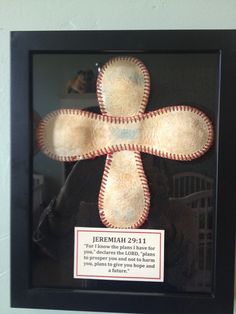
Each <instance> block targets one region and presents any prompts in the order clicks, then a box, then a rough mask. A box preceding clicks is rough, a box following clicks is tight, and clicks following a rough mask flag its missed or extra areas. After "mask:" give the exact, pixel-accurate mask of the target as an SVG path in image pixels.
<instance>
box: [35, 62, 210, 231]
mask: <svg viewBox="0 0 236 314" xmlns="http://www.w3.org/2000/svg"><path fill="white" fill-rule="evenodd" d="M149 92H150V77H149V73H148V70H147V69H146V67H145V65H144V64H143V63H142V62H141V61H139V60H138V59H136V58H129V57H120V58H114V59H111V60H110V61H108V62H107V63H106V64H105V65H104V67H103V68H102V70H101V72H100V73H99V76H98V79H97V98H98V102H99V106H100V109H101V113H102V114H101V115H100V114H95V113H90V112H87V111H82V110H78V109H61V110H58V111H55V112H52V113H50V114H49V115H48V116H46V117H45V119H43V120H42V122H41V124H40V126H39V129H38V142H39V145H40V147H41V149H42V150H43V151H44V153H45V154H46V155H48V156H49V157H51V158H54V159H56V160H61V161H77V160H81V159H91V158H94V157H97V156H101V155H107V160H106V164H105V169H104V173H103V178H102V182H101V188H100V193H99V200H98V206H99V214H100V218H101V221H102V222H103V224H104V225H106V226H107V227H116V228H138V227H140V226H141V225H142V224H143V223H144V222H145V220H146V219H147V217H148V212H149V203H150V194H149V188H148V183H147V179H146V176H145V173H144V170H143V166H142V160H141V156H140V152H145V153H149V154H153V155H156V156H159V157H164V158H169V159H174V160H192V159H195V158H198V157H200V156H201V155H203V154H204V153H205V152H206V151H207V150H208V149H209V147H210V145H211V143H212V140H213V127H212V124H211V121H210V120H209V119H208V117H207V116H206V115H205V114H204V113H203V112H201V111H199V110H198V109H196V108H193V107H190V106H184V105H183V106H171V107H165V108H163V109H159V110H156V111H153V112H149V113H144V110H145V107H146V104H147V102H148V97H149Z"/></svg>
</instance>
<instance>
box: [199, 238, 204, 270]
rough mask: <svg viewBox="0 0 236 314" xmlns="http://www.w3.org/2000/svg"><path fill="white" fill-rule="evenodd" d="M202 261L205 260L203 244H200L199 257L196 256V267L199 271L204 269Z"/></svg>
mask: <svg viewBox="0 0 236 314" xmlns="http://www.w3.org/2000/svg"><path fill="white" fill-rule="evenodd" d="M204 260H205V256H204V243H200V245H199V256H198V265H199V269H200V270H203V269H204Z"/></svg>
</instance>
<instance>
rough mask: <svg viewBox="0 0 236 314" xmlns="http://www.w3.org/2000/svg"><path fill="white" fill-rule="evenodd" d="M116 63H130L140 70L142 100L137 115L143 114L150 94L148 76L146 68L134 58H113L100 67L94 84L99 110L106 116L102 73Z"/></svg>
mask: <svg viewBox="0 0 236 314" xmlns="http://www.w3.org/2000/svg"><path fill="white" fill-rule="evenodd" d="M117 61H128V62H132V63H134V64H135V65H137V66H138V67H139V69H140V70H141V72H142V74H143V77H144V92H143V98H142V100H141V104H140V109H139V111H138V113H143V112H144V110H145V108H146V105H147V103H148V98H149V94H150V75H149V72H148V70H147V68H146V66H145V65H144V63H143V62H142V61H140V60H139V59H137V58H134V57H114V58H112V59H110V60H109V61H108V62H107V63H105V64H104V66H103V67H102V69H101V71H100V72H99V74H98V77H97V82H96V92H97V100H98V104H99V107H100V110H101V112H102V114H104V115H107V114H108V113H107V110H106V106H105V103H104V100H103V93H102V79H103V76H104V73H105V72H106V69H107V68H108V67H109V66H110V65H111V64H113V63H115V62H117Z"/></svg>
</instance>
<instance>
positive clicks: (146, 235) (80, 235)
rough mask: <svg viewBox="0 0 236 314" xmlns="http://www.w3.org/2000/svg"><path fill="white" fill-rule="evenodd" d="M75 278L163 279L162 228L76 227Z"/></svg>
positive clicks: (160, 280)
mask: <svg viewBox="0 0 236 314" xmlns="http://www.w3.org/2000/svg"><path fill="white" fill-rule="evenodd" d="M74 278H78V279H80V278H86V279H103V280H106V279H107V280H131V281H159V282H162V281H164V230H153V229H152V230H150V229H109V228H81V227H75V236H74Z"/></svg>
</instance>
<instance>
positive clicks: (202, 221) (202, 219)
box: [199, 212, 205, 229]
mask: <svg viewBox="0 0 236 314" xmlns="http://www.w3.org/2000/svg"><path fill="white" fill-rule="evenodd" d="M204 228H205V213H204V212H202V213H200V214H199V229H204Z"/></svg>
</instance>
